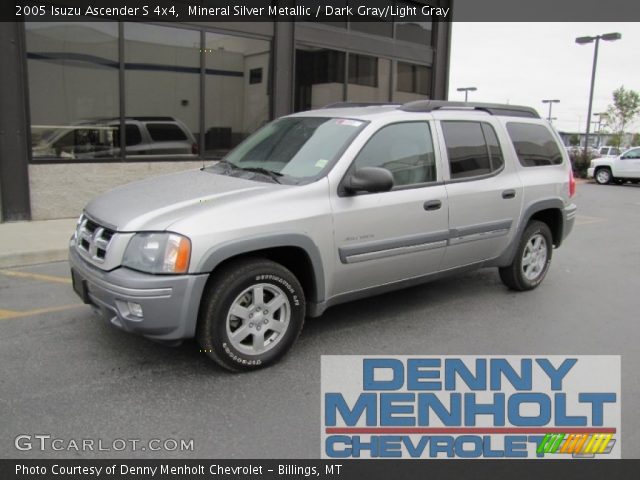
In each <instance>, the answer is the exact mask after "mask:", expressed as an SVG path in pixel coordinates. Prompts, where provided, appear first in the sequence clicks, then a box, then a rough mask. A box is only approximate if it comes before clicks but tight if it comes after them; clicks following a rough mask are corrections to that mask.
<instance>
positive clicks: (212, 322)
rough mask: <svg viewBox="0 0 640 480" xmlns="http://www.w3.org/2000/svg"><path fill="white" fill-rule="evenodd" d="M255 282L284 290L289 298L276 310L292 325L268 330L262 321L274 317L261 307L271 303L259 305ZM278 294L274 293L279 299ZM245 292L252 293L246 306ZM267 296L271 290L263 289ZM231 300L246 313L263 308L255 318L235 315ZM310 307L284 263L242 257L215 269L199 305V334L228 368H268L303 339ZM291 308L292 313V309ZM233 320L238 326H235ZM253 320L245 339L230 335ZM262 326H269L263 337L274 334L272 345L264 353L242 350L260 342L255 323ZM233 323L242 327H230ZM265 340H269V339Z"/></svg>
mask: <svg viewBox="0 0 640 480" xmlns="http://www.w3.org/2000/svg"><path fill="white" fill-rule="evenodd" d="M260 286H262V287H260ZM256 287H257V288H260V290H259V291H260V292H262V291H265V292H269V291H273V292H276V293H275V295H277V296H278V297H280V298H282V294H284V297H286V301H287V302H288V303H286V302H285V305H283V306H282V307H278V308H280V310H279V311H278V312H277V313H278V315H279V316H281V317H283V318H280V320H283V319H284V317H286V318H288V323H287V324H286V325H287V326H286V327H284V328H285V329H284V331H283V332H281V333H278V332H277V331H276V330H269V328H268V327H269V326H264V325H262V322H263V321H264V324H265V325H266V324H267V323H269V322H270V321H273V320H274V319H273V318H271V319H270V320H269V319H268V318H267V316H266V315H264V316H263V313H264V312H266V310H264V311H258V310H260V309H262V308H265V309H266V307H267V305H266V304H263V306H262V307H258V306H256V305H258V303H257V301H256V300H255V299H256V295H255V292H256V291H257V290H253V289H254V288H256ZM249 290H250V291H249ZM243 292H246V293H243ZM261 295H262V294H261ZM275 295H274V296H273V298H272V299H275ZM245 298H249V299H250V300H244V301H245V302H250V304H249V305H248V306H247V307H244V306H242V305H240V303H241V302H242V301H243V299H245ZM266 298H268V293H265V294H264V295H263V299H266ZM260 302H262V300H260ZM232 306H236V307H237V306H240V308H241V309H245V310H243V311H242V312H243V313H242V314H243V315H246V312H250V311H251V312H256V311H258V313H257V314H256V313H252V314H251V316H253V318H254V320H249V319H248V318H247V319H241V318H240V317H235V316H233V314H232V313H231V307H232ZM254 307H255V310H254ZM305 308H306V306H305V297H304V292H303V290H302V286H301V285H300V282H299V281H298V279H297V278H296V277H295V275H293V274H292V273H291V272H290V271H289V270H287V269H286V268H285V267H283V266H282V265H280V264H278V263H276V262H272V261H271V260H266V259H261V258H244V259H239V260H237V261H233V262H232V263H230V264H228V265H226V266H224V267H223V268H222V269H221V270H220V271H217V272H215V277H214V278H213V279H212V281H210V282H209V284H208V285H207V289H206V291H205V294H204V296H203V300H202V304H201V307H200V313H199V318H198V328H197V340H198V343H199V344H200V346H201V347H202V351H203V352H204V353H206V354H207V355H208V356H209V357H210V358H211V359H213V360H214V361H215V362H217V363H218V364H219V365H221V366H222V367H224V368H226V369H227V370H231V371H233V372H246V371H252V370H257V369H260V368H264V367H267V366H269V365H272V364H274V363H276V362H277V361H278V360H280V358H282V356H283V355H284V354H285V353H287V351H288V350H289V349H290V348H291V347H292V346H293V344H294V343H295V341H296V340H297V339H298V336H299V335H300V332H301V331H302V326H303V324H304V318H305ZM273 310H274V312H271V315H272V317H273V316H274V315H275V314H276V312H275V311H276V310H278V309H277V308H274V309H273ZM283 312H284V313H283ZM286 312H289V314H288V315H287V314H286ZM254 315H255V316H254ZM255 319H258V320H257V321H256V320H255ZM276 320H277V319H276ZM234 322H235V325H236V326H235V327H234V326H233V324H234ZM249 322H251V323H249ZM249 325H251V332H253V333H249V334H248V336H247V337H246V338H245V340H244V341H245V342H247V344H246V345H243V344H239V342H238V340H237V339H236V340H232V339H231V337H230V333H231V334H233V333H236V331H239V329H240V328H242V329H243V330H244V331H243V332H242V333H244V334H246V332H247V331H248V330H249ZM261 327H264V331H263V332H262V338H265V337H266V336H267V335H270V338H271V343H270V344H269V345H271V346H265V348H267V350H265V351H264V352H261V353H256V352H253V353H249V352H247V351H242V350H241V349H245V350H250V349H254V348H255V343H256V340H255V338H256V337H255V336H258V337H259V335H260V334H259V333H258V332H257V331H256V329H257V330H260V328H261ZM231 328H236V329H238V330H232V331H231V330H230V329H231ZM278 328H283V327H278ZM274 336H275V340H274V339H273V338H274ZM264 343H265V345H266V339H265V340H264ZM234 344H235V345H237V347H236V346H234Z"/></svg>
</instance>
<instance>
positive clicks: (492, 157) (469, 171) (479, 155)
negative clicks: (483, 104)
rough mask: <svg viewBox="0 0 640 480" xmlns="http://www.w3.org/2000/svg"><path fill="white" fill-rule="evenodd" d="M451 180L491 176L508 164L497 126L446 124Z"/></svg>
mask: <svg viewBox="0 0 640 480" xmlns="http://www.w3.org/2000/svg"><path fill="white" fill-rule="evenodd" d="M442 132H443V134H444V139H445V143H446V145H447V156H448V158H449V171H450V174H451V179H452V180H456V179H461V178H469V177H477V176H482V175H488V174H490V173H492V172H496V171H498V170H500V169H501V168H502V166H503V165H504V157H503V155H502V150H501V149H500V143H499V142H498V137H497V136H496V133H495V131H494V129H493V127H492V126H491V125H489V124H486V123H481V122H458V121H451V122H442Z"/></svg>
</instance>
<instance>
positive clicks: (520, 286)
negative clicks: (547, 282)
mask: <svg viewBox="0 0 640 480" xmlns="http://www.w3.org/2000/svg"><path fill="white" fill-rule="evenodd" d="M538 236H541V237H542V238H543V239H544V245H545V248H546V257H545V259H544V261H543V260H542V259H541V261H540V263H541V264H543V266H542V267H541V268H540V270H539V271H538V272H532V273H535V276H534V277H533V278H532V277H528V276H527V275H526V274H525V271H524V269H523V266H522V265H523V260H524V258H523V257H524V255H525V249H526V248H527V245H528V244H529V242H530V241H532V239H534V237H535V238H538ZM552 253H553V239H552V237H551V230H549V227H548V226H547V224H546V223H543V222H539V221H536V220H534V221H532V222H529V225H527V228H525V230H524V232H523V233H522V237H521V238H520V242H519V243H518V248H517V249H516V253H515V257H514V258H513V262H512V263H511V265H509V266H508V267H502V268H500V269H499V272H500V279H501V280H502V283H504V284H505V285H506V286H507V287H509V288H510V289H511V290H517V291H521V292H522V291H525V290H533V289H534V288H536V287H537V286H538V285H540V283H542V280H544V277H545V276H546V275H547V271H548V270H549V265H551V256H552Z"/></svg>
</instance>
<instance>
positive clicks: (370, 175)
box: [344, 167, 393, 193]
mask: <svg viewBox="0 0 640 480" xmlns="http://www.w3.org/2000/svg"><path fill="white" fill-rule="evenodd" d="M344 188H345V190H346V191H347V192H349V193H355V192H369V193H377V192H388V191H389V190H391V189H392V188H393V175H392V174H391V172H390V171H389V170H387V169H386V168H380V167H362V168H359V169H357V170H356V171H355V172H353V173H352V174H351V175H349V177H347V179H346V181H345V184H344Z"/></svg>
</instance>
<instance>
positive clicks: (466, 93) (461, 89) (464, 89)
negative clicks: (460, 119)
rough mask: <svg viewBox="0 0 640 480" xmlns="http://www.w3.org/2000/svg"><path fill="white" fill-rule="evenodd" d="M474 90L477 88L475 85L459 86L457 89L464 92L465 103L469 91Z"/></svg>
mask: <svg viewBox="0 0 640 480" xmlns="http://www.w3.org/2000/svg"><path fill="white" fill-rule="evenodd" d="M476 90H478V89H477V88H476V87H461V88H459V89H458V91H459V92H464V103H467V99H468V98H469V92H475V91H476Z"/></svg>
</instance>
